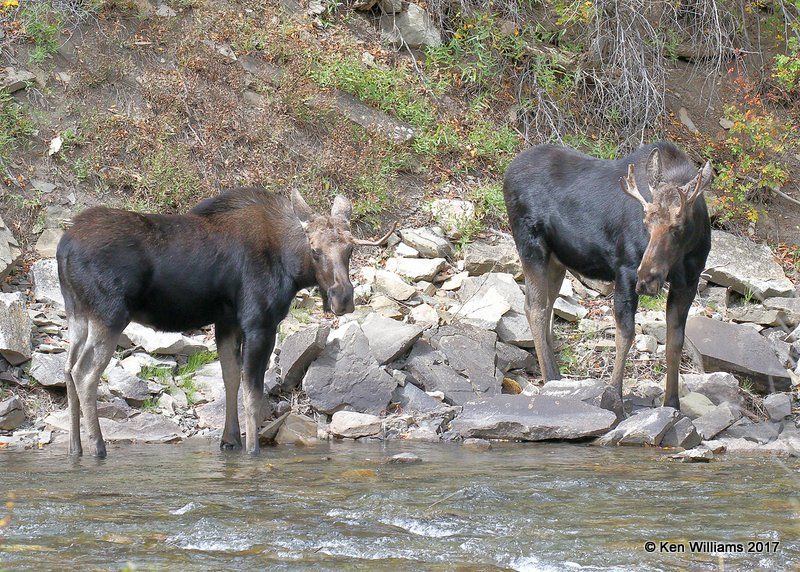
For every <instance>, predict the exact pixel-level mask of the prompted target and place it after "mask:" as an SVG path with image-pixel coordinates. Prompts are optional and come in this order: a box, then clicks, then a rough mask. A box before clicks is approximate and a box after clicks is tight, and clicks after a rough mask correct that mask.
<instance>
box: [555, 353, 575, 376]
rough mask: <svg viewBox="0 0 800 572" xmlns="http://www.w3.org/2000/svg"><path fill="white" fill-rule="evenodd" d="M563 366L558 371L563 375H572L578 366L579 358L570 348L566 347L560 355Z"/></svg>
mask: <svg viewBox="0 0 800 572" xmlns="http://www.w3.org/2000/svg"><path fill="white" fill-rule="evenodd" d="M558 356H559V358H560V359H559V361H560V362H561V365H559V366H558V371H559V372H560V373H561V375H571V374H572V372H573V371H574V370H575V367H576V366H577V365H578V356H577V355H576V354H575V352H574V351H573V350H572V348H570V347H569V346H566V347H565V348H564V349H563V350H561V351H560V352H559V353H558Z"/></svg>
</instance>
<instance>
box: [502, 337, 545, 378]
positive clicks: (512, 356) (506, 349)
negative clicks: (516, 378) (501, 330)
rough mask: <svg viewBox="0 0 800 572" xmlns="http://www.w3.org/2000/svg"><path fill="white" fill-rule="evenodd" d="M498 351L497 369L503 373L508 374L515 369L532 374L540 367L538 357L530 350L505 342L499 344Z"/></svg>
mask: <svg viewBox="0 0 800 572" xmlns="http://www.w3.org/2000/svg"><path fill="white" fill-rule="evenodd" d="M496 350H497V369H499V370H500V371H502V372H503V373H508V372H509V371H511V370H515V369H521V370H524V371H527V372H530V373H533V372H534V371H536V368H537V365H538V364H537V362H536V356H534V355H533V354H532V353H531V352H529V351H528V350H524V349H522V348H519V347H517V346H514V345H511V344H507V343H505V342H497V346H496Z"/></svg>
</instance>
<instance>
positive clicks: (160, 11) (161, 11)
mask: <svg viewBox="0 0 800 572" xmlns="http://www.w3.org/2000/svg"><path fill="white" fill-rule="evenodd" d="M155 15H156V16H158V17H159V18H172V17H173V16H177V15H178V13H177V12H175V10H173V9H172V8H170V7H169V6H168V5H167V4H163V3H162V4H159V5H158V8H156V11H155Z"/></svg>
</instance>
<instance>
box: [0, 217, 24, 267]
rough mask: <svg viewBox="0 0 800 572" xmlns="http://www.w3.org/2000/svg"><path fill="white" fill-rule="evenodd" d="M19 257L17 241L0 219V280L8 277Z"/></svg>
mask: <svg viewBox="0 0 800 572" xmlns="http://www.w3.org/2000/svg"><path fill="white" fill-rule="evenodd" d="M21 256H22V249H21V248H20V246H19V243H18V242H17V239H16V238H14V234H13V233H12V232H11V229H10V228H8V227H7V226H6V225H5V223H4V222H3V219H2V218H0V280H2V279H3V278H5V277H6V276H8V273H9V272H11V270H12V269H13V268H14V266H16V264H17V262H19V259H20V257H21Z"/></svg>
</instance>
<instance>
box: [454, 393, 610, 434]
mask: <svg viewBox="0 0 800 572" xmlns="http://www.w3.org/2000/svg"><path fill="white" fill-rule="evenodd" d="M615 422H616V416H615V415H614V414H613V413H611V412H610V411H606V410H604V409H600V408H599V407H594V406H592V405H588V404H586V403H583V402H581V401H577V400H574V399H566V398H556V397H550V396H547V395H535V396H532V397H527V396H524V395H497V396H495V397H492V398H488V399H482V400H478V401H471V402H468V403H465V404H464V410H463V412H462V414H461V415H459V416H458V417H456V418H455V419H454V420H453V422H452V429H453V431H456V432H457V433H459V434H461V435H462V436H463V437H465V438H467V437H477V438H483V439H511V440H521V441H545V440H550V439H565V440H574V439H585V438H587V437H594V436H597V435H601V434H603V433H605V432H606V431H608V430H609V429H610V428H611V426H612V425H613V424H614V423H615Z"/></svg>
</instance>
